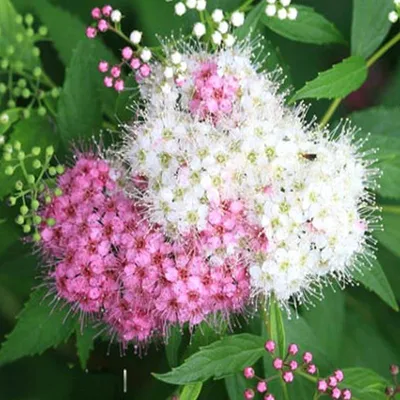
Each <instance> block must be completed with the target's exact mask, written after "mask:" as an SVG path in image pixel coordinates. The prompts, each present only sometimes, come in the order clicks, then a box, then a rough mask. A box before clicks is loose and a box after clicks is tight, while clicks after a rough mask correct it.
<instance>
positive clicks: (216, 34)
mask: <svg viewBox="0 0 400 400" xmlns="http://www.w3.org/2000/svg"><path fill="white" fill-rule="evenodd" d="M211 39H212V41H213V43H214V44H216V45H220V44H221V43H222V35H221V32H218V31H215V32H214V33H213V34H212V35H211Z"/></svg>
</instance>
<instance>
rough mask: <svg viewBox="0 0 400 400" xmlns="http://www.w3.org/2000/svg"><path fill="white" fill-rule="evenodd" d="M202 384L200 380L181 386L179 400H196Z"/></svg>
mask: <svg viewBox="0 0 400 400" xmlns="http://www.w3.org/2000/svg"><path fill="white" fill-rule="evenodd" d="M202 387H203V384H202V383H201V382H197V383H192V384H190V385H186V386H184V387H183V390H182V391H181V394H180V395H179V400H196V399H198V397H199V396H200V393H201V389H202Z"/></svg>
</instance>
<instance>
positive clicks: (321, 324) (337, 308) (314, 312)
mask: <svg viewBox="0 0 400 400" xmlns="http://www.w3.org/2000/svg"><path fill="white" fill-rule="evenodd" d="M302 315H303V317H304V319H305V320H306V321H307V324H308V326H309V327H310V330H311V331H312V335H314V336H315V337H316V338H317V339H318V344H319V346H320V348H321V349H324V354H325V353H328V354H329V356H330V358H331V359H332V360H334V361H336V360H337V361H339V358H340V355H339V349H340V345H341V342H342V338H343V333H344V321H345V296H344V293H343V291H342V290H340V288H338V287H334V289H333V288H332V287H330V286H328V287H327V288H325V289H324V291H323V299H322V300H321V301H316V302H315V307H310V309H307V310H304V312H303V314H302Z"/></svg>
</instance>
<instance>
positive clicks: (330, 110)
mask: <svg viewBox="0 0 400 400" xmlns="http://www.w3.org/2000/svg"><path fill="white" fill-rule="evenodd" d="M399 41H400V32H399V33H398V34H397V35H396V36H394V37H393V38H392V39H390V40H389V41H388V42H387V43H385V44H384V45H383V46H382V47H381V48H380V49H378V50H377V51H376V53H374V54H373V55H372V56H371V58H369V59H368V60H367V67H368V68H370V67H371V66H372V65H373V64H375V62H376V61H378V60H379V59H380V58H381V57H382V56H383V55H384V54H386V53H387V52H388V51H389V50H390V49H391V48H392V47H393V46H394V45H395V44H396V43H398V42H399ZM342 100H343V98H342V97H341V98H338V99H335V100H333V101H332V103H331V105H330V106H329V108H328V110H327V111H326V113H325V115H324V116H323V117H322V119H321V122H320V124H319V126H320V128H323V127H324V126H325V125H326V124H327V123H328V122H329V121H330V120H331V118H332V116H333V114H334V113H335V111H336V109H337V108H338V107H339V105H340V103H341V102H342Z"/></svg>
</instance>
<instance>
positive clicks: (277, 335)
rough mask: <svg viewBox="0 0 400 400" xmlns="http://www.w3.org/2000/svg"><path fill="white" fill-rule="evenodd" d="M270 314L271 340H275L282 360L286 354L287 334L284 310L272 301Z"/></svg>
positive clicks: (269, 329)
mask: <svg viewBox="0 0 400 400" xmlns="http://www.w3.org/2000/svg"><path fill="white" fill-rule="evenodd" d="M268 312H269V315H268V331H269V335H270V337H269V339H271V340H273V341H274V342H275V343H276V344H277V346H278V354H279V355H280V357H281V358H284V356H285V354H286V333H285V325H284V323H283V316H282V310H281V308H280V305H279V303H278V302H277V301H275V300H272V301H271V304H270V307H269V309H268Z"/></svg>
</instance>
